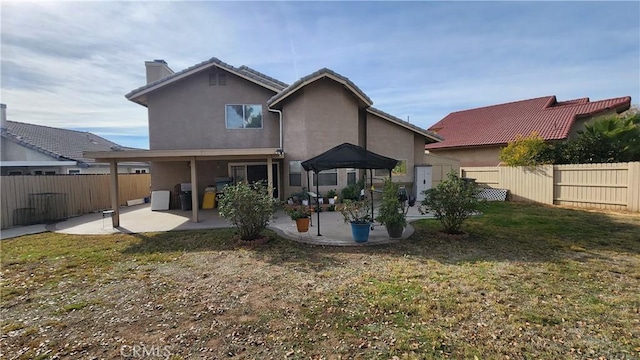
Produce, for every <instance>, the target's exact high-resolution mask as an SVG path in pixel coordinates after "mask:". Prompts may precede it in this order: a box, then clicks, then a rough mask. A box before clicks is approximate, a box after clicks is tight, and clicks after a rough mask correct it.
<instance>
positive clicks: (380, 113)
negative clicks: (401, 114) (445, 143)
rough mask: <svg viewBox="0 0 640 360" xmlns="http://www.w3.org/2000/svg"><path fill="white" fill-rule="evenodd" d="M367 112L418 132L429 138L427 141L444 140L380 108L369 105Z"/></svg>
mask: <svg viewBox="0 0 640 360" xmlns="http://www.w3.org/2000/svg"><path fill="white" fill-rule="evenodd" d="M367 112H369V113H371V114H374V115H376V116H379V117H381V118H383V119H385V120H388V121H390V122H392V123H394V124H396V125H400V126H402V127H404V128H405V129H408V130H411V131H413V132H415V133H417V134H420V135H422V136H424V137H426V138H428V139H430V140H431V141H430V142H429V143H434V142H440V141H442V140H444V139H443V138H442V137H441V136H439V135H437V134H435V133H433V132H431V131H429V130H424V129H422V128H420V127H418V126H416V125H413V124H411V123H409V122H407V121H404V120H402V119H400V118H397V117H395V116H393V115H391V114H389V113H386V112H384V111H382V110H380V109H377V108H374V107H369V108H367Z"/></svg>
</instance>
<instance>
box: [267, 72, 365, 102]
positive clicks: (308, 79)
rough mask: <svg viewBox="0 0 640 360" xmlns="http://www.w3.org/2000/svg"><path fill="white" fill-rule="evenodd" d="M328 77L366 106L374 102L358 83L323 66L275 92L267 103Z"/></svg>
mask: <svg viewBox="0 0 640 360" xmlns="http://www.w3.org/2000/svg"><path fill="white" fill-rule="evenodd" d="M324 78H328V79H331V80H333V81H335V82H337V83H339V84H342V86H344V87H345V88H346V89H347V90H349V91H350V92H351V93H352V94H353V95H354V96H355V97H356V98H357V99H359V100H360V101H361V102H362V103H363V104H365V107H369V106H371V105H372V104H373V101H371V99H370V98H369V97H368V96H367V95H366V94H365V93H364V92H363V91H362V90H360V88H359V87H358V86H356V84H354V83H353V82H352V81H351V80H349V78H347V77H344V76H342V75H340V74H338V73H337V72H335V71H333V70H330V69H327V68H322V69H320V70H318V71H316V72H313V73H311V74H309V75H307V76H304V77H302V78H300V79H298V80H296V81H295V82H294V83H293V84H291V85H289V86H288V87H287V88H285V89H284V90H282V91H280V92H279V93H277V94H275V95H274V96H273V97H272V98H271V99H269V101H267V105H268V106H269V107H273V106H276V105H277V104H279V103H280V102H281V101H283V100H284V99H286V98H287V97H289V96H290V95H292V94H294V93H295V92H296V91H298V90H300V89H302V88H303V87H305V86H307V85H309V84H311V83H313V82H315V81H317V80H320V79H324Z"/></svg>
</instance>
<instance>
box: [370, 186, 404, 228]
mask: <svg viewBox="0 0 640 360" xmlns="http://www.w3.org/2000/svg"><path fill="white" fill-rule="evenodd" d="M399 190H400V186H399V185H398V184H396V183H394V182H393V181H391V180H388V179H387V180H385V181H384V186H383V188H382V203H381V204H380V209H379V210H378V216H377V217H376V220H378V222H380V223H381V224H383V225H389V226H396V225H400V226H405V225H406V224H407V218H406V214H407V210H408V208H406V209H405V208H404V207H403V205H402V203H401V202H400V200H399V199H398V192H399Z"/></svg>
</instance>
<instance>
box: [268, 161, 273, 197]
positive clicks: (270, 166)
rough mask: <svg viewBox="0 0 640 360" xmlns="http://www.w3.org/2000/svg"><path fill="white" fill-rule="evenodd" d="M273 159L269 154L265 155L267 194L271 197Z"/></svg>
mask: <svg viewBox="0 0 640 360" xmlns="http://www.w3.org/2000/svg"><path fill="white" fill-rule="evenodd" d="M272 164H273V161H272V160H271V155H269V156H267V188H268V189H269V196H271V197H273V165H272Z"/></svg>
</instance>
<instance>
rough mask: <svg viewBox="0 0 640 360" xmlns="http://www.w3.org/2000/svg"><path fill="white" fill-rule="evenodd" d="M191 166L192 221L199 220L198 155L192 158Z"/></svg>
mask: <svg viewBox="0 0 640 360" xmlns="http://www.w3.org/2000/svg"><path fill="white" fill-rule="evenodd" d="M190 167H191V222H194V223H197V222H198V171H197V168H196V157H195V156H192V157H191V160H190Z"/></svg>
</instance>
